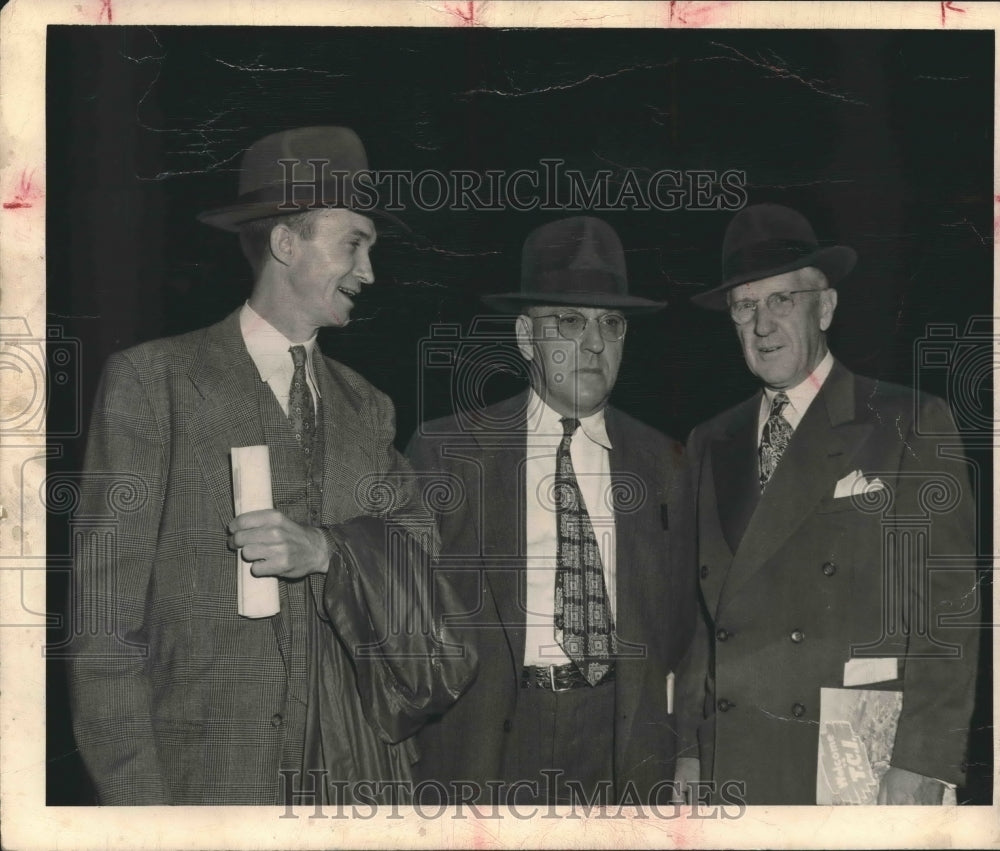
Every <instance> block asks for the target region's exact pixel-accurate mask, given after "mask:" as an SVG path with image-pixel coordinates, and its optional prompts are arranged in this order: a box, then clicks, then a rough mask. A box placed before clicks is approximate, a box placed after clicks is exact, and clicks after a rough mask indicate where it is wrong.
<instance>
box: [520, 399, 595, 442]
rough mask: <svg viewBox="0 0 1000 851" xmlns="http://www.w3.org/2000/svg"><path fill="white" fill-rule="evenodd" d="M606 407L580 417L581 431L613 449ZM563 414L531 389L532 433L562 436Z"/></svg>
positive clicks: (528, 423)
mask: <svg viewBox="0 0 1000 851" xmlns="http://www.w3.org/2000/svg"><path fill="white" fill-rule="evenodd" d="M604 410H605V409H604V408H601V410H599V411H598V412H597V413H595V414H591V415H590V416H589V417H581V418H580V431H582V432H583V433H584V434H585V435H586V436H587V437H588V438H589V439H590V440H591V441H593V442H594V443H596V444H598V445H599V446H603V447H604V448H605V449H608V450H610V449H611V439H610V438H609V437H608V429H607V425H606V424H605V422H604ZM561 419H562V414H560V413H559V412H558V411H554V410H553V409H552V408H550V407H549V406H548V405H546V404H545V402H544V401H542V398H541V396H539V395H538V394H537V393H536V392H535V390H534V388H532V389H531V391H530V395H529V398H528V415H527V420H528V421H527V425H528V431H529V432H530V433H532V434H537V435H544V434H557V435H560V436H562V433H563V427H562V423H561V422H560V420H561Z"/></svg>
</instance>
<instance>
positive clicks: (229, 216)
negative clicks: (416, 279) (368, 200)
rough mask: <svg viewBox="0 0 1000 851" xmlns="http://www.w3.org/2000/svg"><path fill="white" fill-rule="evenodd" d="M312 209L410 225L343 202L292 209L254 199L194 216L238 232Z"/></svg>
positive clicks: (206, 222)
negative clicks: (250, 224)
mask: <svg viewBox="0 0 1000 851" xmlns="http://www.w3.org/2000/svg"><path fill="white" fill-rule="evenodd" d="M312 210H351V211H353V212H355V213H357V214H358V215H361V216H368V217H369V218H373V219H381V220H382V221H385V222H389V223H391V224H394V225H397V226H399V227H401V228H403V229H404V230H406V231H409V230H410V227H409V226H408V225H407V224H406V222H404V221H403V220H402V219H400V218H398V217H397V216H394V215H393V214H392V213H389V212H387V211H386V210H380V209H377V208H376V209H361V208H358V207H353V206H351V205H349V204H348V205H345V204H330V205H321V206H305V207H301V208H296V209H294V210H281V209H278V205H277V204H276V203H275V202H274V201H255V202H251V203H247V204H231V205H230V206H228V207H218V208H217V209H214V210H206V211H205V212H204V213H199V214H198V215H197V216H196V218H197V219H198V221H199V222H202V223H203V224H206V225H210V226H211V227H215V228H221V229H222V230H227V231H229V232H230V233H238V232H239V229H240V226H241V225H245V224H246V223H247V222H253V221H256V220H257V219H267V218H270V217H272V216H291V215H294V214H295V213H308V212H310V211H312Z"/></svg>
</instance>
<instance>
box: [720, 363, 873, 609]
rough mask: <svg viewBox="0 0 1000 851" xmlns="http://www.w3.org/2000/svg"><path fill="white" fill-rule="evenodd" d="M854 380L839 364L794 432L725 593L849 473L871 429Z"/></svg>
mask: <svg viewBox="0 0 1000 851" xmlns="http://www.w3.org/2000/svg"><path fill="white" fill-rule="evenodd" d="M854 418H855V410H854V376H853V375H852V374H851V373H850V372H848V371H847V370H846V369H845V368H844V367H842V366H840V364H836V363H835V364H834V368H833V370H832V371H831V372H830V375H829V377H828V378H827V380H826V382H825V383H824V385H823V387H822V389H821V390H820V392H819V395H818V396H817V397H816V399H814V400H813V403H812V404H811V405H810V406H809V410H808V411H806V413H805V416H804V417H803V418H802V422H800V423H799V425H798V428H796V429H795V434H794V435H793V437H792V439H791V441H790V442H789V444H788V448H787V449H786V450H785V454H784V455H783V456H782V459H781V461H780V463H779V464H778V467H777V469H776V470H775V471H774V475H773V476H772V477H771V480H770V481H769V482H768V485H767V489H766V491H765V493H764V494H763V496H762V497H761V500H760V503H759V504H758V506H757V510H756V511H755V512H754V514H753V517H752V518H751V519H750V523H749V525H748V526H747V529H746V533H745V534H744V536H743V539H742V541H741V542H740V546H739V549H738V550H737V551H736V555H735V558H734V560H733V565H732V567H731V568H730V571H729V576H728V577H727V579H726V585H725V588H724V589H723V593H722V602H721V603H720V607H721V605H724V602H725V600H726V598H730V597H731V595H732V594H733V593H734V592H735V591H736V590H737V589H738V588H739V587H740V586H741V585H742V584H743V583H744V582H746V581H747V580H748V579H749V578H750V577H751V576H752V575H753V574H754V573H755V572H756V571H757V570H759V569H760V568H761V567H762V566H763V565H764V564H765V563H766V562H767V560H768V559H769V558H770V557H771V556H772V555H773V554H774V553H775V552H776V551H777V550H778V549H779V548H780V547H781V546H782V544H784V543H785V541H787V540H788V538H789V537H791V536H792V535H793V534H794V532H795V530H796V529H798V528H799V526H800V525H802V522H803V521H804V520H805V519H806V517H807V516H808V515H809V514H810V513H812V511H813V510H814V509H815V507H816V504H817V503H818V502H819V501H820V500H821V499H822V498H823V496H824V495H825V494H826V493H827V492H829V493H831V494H832V493H833V488H834V486H835V484H836V482H837V481H838V479H840V478H841V477H842V476H843V475H845V474H846V473H847V472H848V471H849V469H850V464H851V461H852V460H853V458H854V455H855V454H856V453H857V451H858V449H859V448H860V446H861V444H862V443H863V442H864V440H865V439H866V438H867V437H868V435H869V433H870V432H871V429H872V426H871V425H870V424H867V423H855V422H853V420H854Z"/></svg>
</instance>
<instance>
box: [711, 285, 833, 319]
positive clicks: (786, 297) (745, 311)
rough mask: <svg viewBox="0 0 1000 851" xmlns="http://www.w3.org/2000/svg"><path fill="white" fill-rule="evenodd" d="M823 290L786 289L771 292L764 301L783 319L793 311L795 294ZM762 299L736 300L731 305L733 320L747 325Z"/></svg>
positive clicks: (730, 311)
mask: <svg viewBox="0 0 1000 851" xmlns="http://www.w3.org/2000/svg"><path fill="white" fill-rule="evenodd" d="M819 292H823V290H822V289H813V290H786V291H785V292H780V293H771V294H770V295H769V296H768V297H767V298H766V299H764V303H765V304H766V305H767V309H768V311H770V312H771V313H772V314H774V315H775V316H777V317H778V318H779V319H783V318H784V317H786V316H788V315H789V314H790V313H791V312H792V308H794V307H795V299H794V298H792V296H793V295H797V294H798V293H819ZM759 304H760V301H758V300H757V299H750V298H745V299H741V300H740V301H734V302H732V304H730V305H729V315H730V316H732V317H733V322H735V323H736V324H737V325H746V324H747V323H748V322H749V321H750V320H752V319H753V318H754V315H755V314H756V313H757V305H759Z"/></svg>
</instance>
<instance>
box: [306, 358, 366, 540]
mask: <svg viewBox="0 0 1000 851" xmlns="http://www.w3.org/2000/svg"><path fill="white" fill-rule="evenodd" d="M313 373H314V374H315V376H316V383H317V385H318V386H319V394H320V404H321V405H322V406H323V423H322V428H323V446H324V453H325V457H324V458H323V459H317V462H319V461H320V460H321V462H322V464H323V500H322V502H323V504H322V509H321V511H322V513H321V518H322V521H323V522H324V523H341V522H343V521H345V520H348V519H350V518H352V517H356V516H357V515H359V514H362V513H367V512H365V511H363V499H364V495H363V494H359V493H356V491H357V490H358V489H359V488H360V489H361V490H362V491H369V492H370V489H369V488H366V487H365V485H366V484H367V482H366V481H364V480H363V477H364V476H365V474H366V473H368V472H374V470H369V469H368V467H369V465H367V464H366V463H365V460H364V458H363V457H362V456H361V455H359V452H358V447H362V446H367V445H368V444H369V442H370V438H371V436H370V435H366V434H362V432H361V419H360V413H361V412H360V411H358V410H357V408H356V406H355V400H354V397H353V395H351V394H349V393H348V392H346V390H345V388H344V385H343V384H342V382H341V379H340V378H339V377H338V376H337V375H336V374H335V373H334V372H333V371H332V370H331V368H330V366H329V364H328V363H327V361H326V359H325V358H324V357H323V355H322V354H321V353H320V351H319V346H316V347H315V348H314V349H313Z"/></svg>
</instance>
